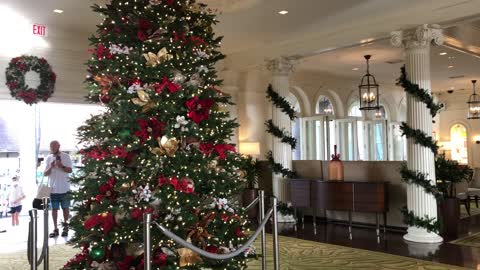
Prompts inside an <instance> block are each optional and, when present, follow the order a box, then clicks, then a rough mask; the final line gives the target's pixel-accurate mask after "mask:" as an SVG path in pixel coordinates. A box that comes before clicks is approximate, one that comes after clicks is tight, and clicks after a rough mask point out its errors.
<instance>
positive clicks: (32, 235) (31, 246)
mask: <svg viewBox="0 0 480 270" xmlns="http://www.w3.org/2000/svg"><path fill="white" fill-rule="evenodd" d="M42 200H43V207H44V208H43V244H42V253H41V254H40V257H38V253H37V238H38V235H37V229H38V225H37V219H38V216H37V209H32V210H30V211H28V213H29V215H30V222H29V224H28V241H27V258H28V263H29V264H30V269H31V270H36V269H37V268H38V266H39V265H40V264H41V263H42V261H43V269H44V270H48V269H49V262H50V258H49V248H48V198H47V197H45V198H42Z"/></svg>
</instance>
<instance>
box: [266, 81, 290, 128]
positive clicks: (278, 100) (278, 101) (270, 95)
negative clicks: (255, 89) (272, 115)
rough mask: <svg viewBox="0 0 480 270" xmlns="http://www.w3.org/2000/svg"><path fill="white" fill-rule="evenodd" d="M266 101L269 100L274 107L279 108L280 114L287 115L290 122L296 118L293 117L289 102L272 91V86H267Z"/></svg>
mask: <svg viewBox="0 0 480 270" xmlns="http://www.w3.org/2000/svg"><path fill="white" fill-rule="evenodd" d="M267 99H269V100H270V101H271V102H272V103H273V105H275V107H277V108H280V109H281V110H282V112H284V113H285V114H286V115H288V117H289V118H290V120H292V121H293V120H294V119H295V118H297V117H296V116H295V110H294V109H293V108H292V105H290V102H288V101H287V100H286V99H285V98H284V97H282V96H280V95H279V94H278V93H277V92H276V91H275V90H273V86H272V85H271V84H269V85H268V89H267Z"/></svg>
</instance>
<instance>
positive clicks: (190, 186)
mask: <svg viewBox="0 0 480 270" xmlns="http://www.w3.org/2000/svg"><path fill="white" fill-rule="evenodd" d="M158 185H159V186H160V187H161V186H163V185H171V186H172V187H173V188H174V189H175V190H176V191H180V192H183V193H187V194H190V193H193V192H194V191H195V183H194V182H193V180H192V179H189V178H182V180H178V178H177V177H175V176H173V177H170V178H167V177H165V176H160V177H158Z"/></svg>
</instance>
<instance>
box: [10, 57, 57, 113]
mask: <svg viewBox="0 0 480 270" xmlns="http://www.w3.org/2000/svg"><path fill="white" fill-rule="evenodd" d="M29 71H34V72H37V73H38V74H39V77H40V84H39V85H38V87H37V88H36V89H34V88H31V87H30V86H28V84H26V83H25V74H26V73H27V72H29ZM5 77H6V83H5V84H6V85H7V87H8V89H10V95H11V96H12V97H14V98H15V99H18V100H22V101H24V102H25V103H27V104H29V105H32V104H35V103H38V102H39V101H41V100H42V101H47V100H48V99H49V98H50V97H51V96H52V94H53V91H54V88H55V81H56V79H57V76H56V75H55V73H54V72H53V71H52V67H51V66H50V65H49V64H48V62H47V60H45V58H38V57H36V56H29V55H23V56H21V57H15V58H13V59H12V60H10V63H9V64H8V67H7V69H6V71H5Z"/></svg>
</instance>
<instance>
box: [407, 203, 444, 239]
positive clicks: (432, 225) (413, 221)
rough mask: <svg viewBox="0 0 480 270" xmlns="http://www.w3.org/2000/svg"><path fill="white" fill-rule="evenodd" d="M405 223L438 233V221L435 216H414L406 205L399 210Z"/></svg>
mask: <svg viewBox="0 0 480 270" xmlns="http://www.w3.org/2000/svg"><path fill="white" fill-rule="evenodd" d="M400 211H401V212H402V213H403V217H404V220H403V221H404V222H405V224H407V225H409V226H415V227H420V228H425V229H426V230H427V231H428V232H434V233H438V232H439V231H440V222H439V221H438V220H437V219H436V218H430V217H428V216H427V215H425V216H424V217H423V218H421V217H417V216H415V214H414V213H413V211H409V210H408V208H407V207H406V206H404V207H403V208H402V209H401V210H400Z"/></svg>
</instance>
